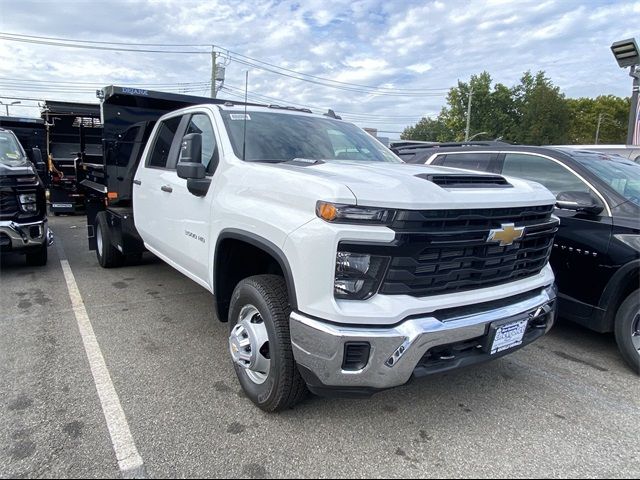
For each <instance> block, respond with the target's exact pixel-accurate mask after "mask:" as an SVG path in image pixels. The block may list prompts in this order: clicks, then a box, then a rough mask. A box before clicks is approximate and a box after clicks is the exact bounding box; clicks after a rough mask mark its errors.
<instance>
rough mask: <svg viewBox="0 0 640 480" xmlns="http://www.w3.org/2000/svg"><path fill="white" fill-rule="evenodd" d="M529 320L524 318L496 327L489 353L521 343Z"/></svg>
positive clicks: (501, 350)
mask: <svg viewBox="0 0 640 480" xmlns="http://www.w3.org/2000/svg"><path fill="white" fill-rule="evenodd" d="M528 323H529V320H527V319H524V320H520V321H517V322H513V323H507V324H506V325H502V326H500V327H498V329H497V330H496V336H495V337H494V339H493V344H492V345H491V355H493V354H496V353H499V352H503V351H505V350H508V349H510V348H513V347H517V346H518V345H522V339H523V337H524V332H525V331H526V330H527V324H528Z"/></svg>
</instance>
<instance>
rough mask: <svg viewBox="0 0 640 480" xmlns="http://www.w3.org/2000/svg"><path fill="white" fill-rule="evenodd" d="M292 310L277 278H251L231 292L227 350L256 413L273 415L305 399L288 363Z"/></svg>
mask: <svg viewBox="0 0 640 480" xmlns="http://www.w3.org/2000/svg"><path fill="white" fill-rule="evenodd" d="M290 313H291V308H290V306H289V301H288V298H287V288H286V284H285V282H284V279H283V278H282V277H279V276H277V275H256V276H254V277H249V278H247V279H244V280H242V281H241V282H240V283H239V284H238V285H237V286H236V288H235V290H234V291H233V296H232V298H231V305H230V308H229V350H230V353H231V358H232V359H233V363H234V368H235V371H236V374H237V376H238V380H239V381H240V385H241V386H242V389H243V390H244V392H245V393H246V395H247V396H248V397H249V398H250V399H251V401H252V402H253V403H255V404H256V405H257V406H258V407H259V408H260V409H262V410H264V411H266V412H278V411H281V410H285V409H287V408H291V407H293V406H294V405H296V404H297V403H299V402H300V401H301V400H302V399H303V398H304V396H305V395H306V393H307V387H306V384H305V383H304V380H303V379H302V377H301V376H300V373H299V372H298V368H297V365H296V362H295V359H294V358H293V351H292V348H291V338H290V335H289V314H290Z"/></svg>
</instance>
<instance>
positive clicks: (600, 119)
mask: <svg viewBox="0 0 640 480" xmlns="http://www.w3.org/2000/svg"><path fill="white" fill-rule="evenodd" d="M602 115H604V114H602V113H601V114H600V115H598V127H597V128H596V145H597V144H598V138H600V124H601V123H602Z"/></svg>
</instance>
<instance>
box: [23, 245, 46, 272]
mask: <svg viewBox="0 0 640 480" xmlns="http://www.w3.org/2000/svg"><path fill="white" fill-rule="evenodd" d="M48 250H49V249H48V248H47V244H46V243H45V244H44V245H42V247H40V248H39V249H38V250H36V251H34V252H29V253H27V265H29V266H30V267H44V266H45V265H46V264H47V259H48V257H49V254H48Z"/></svg>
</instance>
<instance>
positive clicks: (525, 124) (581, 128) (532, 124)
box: [401, 71, 630, 145]
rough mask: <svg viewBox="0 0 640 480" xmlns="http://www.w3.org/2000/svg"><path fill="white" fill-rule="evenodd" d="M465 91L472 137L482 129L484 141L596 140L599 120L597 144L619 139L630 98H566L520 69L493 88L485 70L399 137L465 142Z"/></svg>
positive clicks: (548, 142)
mask: <svg viewBox="0 0 640 480" xmlns="http://www.w3.org/2000/svg"><path fill="white" fill-rule="evenodd" d="M470 92H472V95H473V98H472V108H471V121H470V128H469V133H470V135H471V136H473V135H475V134H477V133H480V132H486V134H485V135H484V136H483V138H485V139H486V138H492V139H493V138H502V139H504V140H506V141H510V142H514V143H522V144H531V145H553V144H556V145H557V144H565V143H573V144H588V143H594V142H595V134H596V130H597V125H598V120H600V132H599V142H600V143H624V141H625V138H626V124H627V115H628V112H629V106H630V99H629V98H620V97H616V96H613V95H606V96H600V97H597V98H595V99H592V98H578V99H567V98H565V96H564V94H563V93H562V92H561V91H560V88H558V87H556V86H555V85H553V82H552V81H551V80H550V79H549V78H548V77H547V76H546V75H545V73H544V72H542V71H540V72H538V73H536V74H535V75H533V74H532V73H531V72H525V73H524V74H523V75H522V78H521V79H520V82H519V83H518V84H517V85H515V86H514V87H512V88H509V87H508V86H506V85H503V84H500V83H498V84H495V85H493V86H492V80H491V75H489V73H488V72H482V73H480V74H479V75H473V76H471V78H470V79H469V82H461V81H458V84H457V85H456V86H455V87H453V88H451V89H450V90H449V93H448V94H447V104H446V106H444V107H443V108H442V110H441V111H440V113H439V114H438V116H437V117H436V118H430V117H427V118H423V119H422V120H420V122H418V123H417V124H416V125H414V126H410V127H407V128H406V129H405V130H404V132H403V133H402V136H401V138H402V139H407V140H409V139H411V140H430V141H439V142H447V141H461V140H464V137H465V130H466V123H467V107H468V101H469V94H470Z"/></svg>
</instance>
